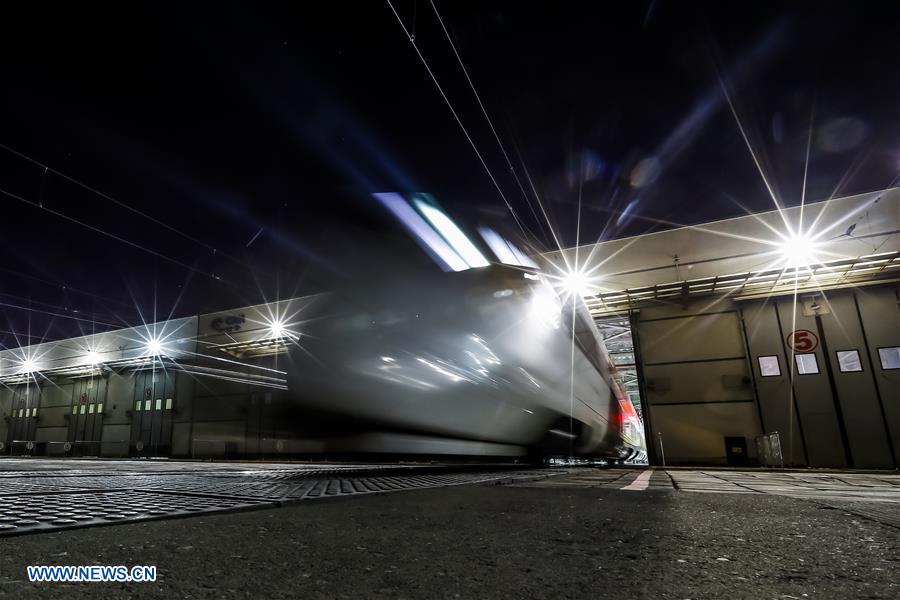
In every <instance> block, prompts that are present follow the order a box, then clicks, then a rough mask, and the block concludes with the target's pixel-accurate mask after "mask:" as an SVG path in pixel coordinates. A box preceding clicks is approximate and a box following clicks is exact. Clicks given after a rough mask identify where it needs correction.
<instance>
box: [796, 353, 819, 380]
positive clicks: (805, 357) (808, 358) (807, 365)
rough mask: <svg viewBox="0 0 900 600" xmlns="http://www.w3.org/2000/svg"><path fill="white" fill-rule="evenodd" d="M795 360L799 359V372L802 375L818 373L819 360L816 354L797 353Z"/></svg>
mask: <svg viewBox="0 0 900 600" xmlns="http://www.w3.org/2000/svg"><path fill="white" fill-rule="evenodd" d="M794 360H795V361H797V373H799V374H800V375H816V374H818V372H819V361H817V360H816V355H815V354H813V353H809V354H796V355H795V356H794Z"/></svg>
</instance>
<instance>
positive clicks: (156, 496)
mask: <svg viewBox="0 0 900 600" xmlns="http://www.w3.org/2000/svg"><path fill="white" fill-rule="evenodd" d="M260 504H268V503H261V502H254V501H252V500H246V499H227V498H204V497H202V496H186V495H184V496H182V495H174V494H165V493H159V492H146V491H117V492H72V493H59V494H43V495H29V496H20V497H6V498H2V499H0V535H16V534H22V533H36V532H40V531H50V530H57V529H68V528H72V527H89V526H91V525H101V524H106V523H112V522H121V521H141V520H146V519H159V518H166V517H177V516H184V515H189V514H196V513H201V512H211V511H223V510H235V509H241V508H256V507H259V505H260Z"/></svg>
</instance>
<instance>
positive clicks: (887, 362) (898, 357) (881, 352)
mask: <svg viewBox="0 0 900 600" xmlns="http://www.w3.org/2000/svg"><path fill="white" fill-rule="evenodd" d="M878 358H879V359H881V368H882V369H884V370H885V371H890V370H893V369H900V346H889V347H887V348H879V349H878Z"/></svg>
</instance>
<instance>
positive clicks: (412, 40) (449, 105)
mask: <svg viewBox="0 0 900 600" xmlns="http://www.w3.org/2000/svg"><path fill="white" fill-rule="evenodd" d="M387 4H388V6H389V7H390V8H391V12H393V13H394V16H395V17H396V18H397V22H398V23H400V27H402V28H403V33H405V34H406V38H407V39H408V40H409V43H410V44H412V47H413V49H414V50H415V51H416V54H418V55H419V60H421V61H422V64H423V65H424V66H425V70H426V71H428V75H429V76H430V77H431V81H432V82H434V86H435V87H436V88H437V90H438V92H440V94H441V97H442V98H443V99H444V102H445V103H446V104H447V108H449V109H450V112H451V113H452V114H453V118H454V119H456V122H457V124H458V125H459V128H460V129H462V132H463V135H465V136H466V139H467V140H468V141H469V145H471V146H472V150H474V151H475V156H477V157H478V160H479V162H481V166H482V167H484V170H485V172H486V173H487V174H488V177H490V179H491V182H492V183H493V184H494V187H495V188H497V193H499V194H500V197H501V198H502V199H503V203H504V204H505V205H506V208H507V209H508V210H509V212H510V214H511V215H512V218H513V219H514V220H515V222H516V225H518V226H519V229H520V230H521V231H522V233H523V234H525V227H524V226H523V225H522V222H521V221H520V220H519V217H518V215H516V211H515V209H514V208H513V207H512V204H510V203H509V200H507V199H506V194H504V193H503V190H502V189H501V188H500V184H499V183H497V179H496V178H495V177H494V174H493V173H492V172H491V169H490V167H488V165H487V163H486V162H485V160H484V158H483V157H482V156H481V152H479V151H478V147H477V146H476V145H475V141H474V140H473V139H472V136H471V135H469V131H468V130H467V129H466V126H465V125H463V122H462V120H461V119H460V118H459V115H458V114H457V112H456V109H454V108H453V103H451V102H450V98H448V97H447V94H446V93H445V92H444V88H442V87H441V84H440V83H439V82H438V80H437V77H436V76H435V75H434V72H433V71H432V70H431V67H430V66H429V65H428V61H427V60H425V56H424V55H423V54H422V51H421V50H419V46H418V44H416V40H415V38H414V37H412V35H410V32H409V30H408V29H407V28H406V25H405V24H404V23H403V19H401V18H400V15H399V13H397V9H395V8H394V5H393V4H392V3H391V0H387ZM532 235H533V234H532Z"/></svg>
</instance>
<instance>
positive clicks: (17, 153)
mask: <svg viewBox="0 0 900 600" xmlns="http://www.w3.org/2000/svg"><path fill="white" fill-rule="evenodd" d="M0 149H3V150H6V151H7V152H9V153H10V154H13V155H14V156H17V157H19V158H21V159H22V160H24V161H27V162H29V163H31V164H33V165H35V166H37V167H40V168H41V169H42V170H43V171H42V175H41V187H40V191H39V195H38V202H37V204H38V205H39V207H40V208H45V206H44V189H45V187H46V180H47V175H48V174H53V175H56V176H57V177H60V178H61V179H64V180H65V181H68V182H69V183H72V184H74V185H76V186H78V187H80V188H82V189H84V190H87V191H88V192H90V193H92V194H95V195H97V196H98V197H100V198H103V199H104V200H107V201H109V202H112V203H113V204H115V205H116V206H119V207H120V208H123V209H125V210H127V211H129V212H131V213H133V214H135V215H138V216H139V217H142V218H144V219H147V220H148V221H150V222H151V223H154V224H155V225H158V226H160V227H163V228H164V229H166V230H167V231H170V232H172V233H174V234H176V235H178V236H180V237H182V238H184V239H186V240H189V241H191V242H193V243H195V244H197V245H199V246H201V247H203V248H205V249H206V250H209V251H210V252H211V253H212V255H213V256H214V257H218V256H222V257H224V258H226V259H227V260H230V261H231V262H234V263H236V264H239V265H241V266H242V267H245V268H247V269H249V270H251V271H258V269H256V268H254V267H252V266H251V265H249V264H247V263H246V262H245V261H243V260H241V259H239V258H237V257H234V256H231V255H229V254H228V253H225V252H222V251H221V250H220V249H218V248H216V247H215V246H213V245H212V244H209V243H208V242H204V241H203V240H201V239H199V238H197V237H195V236H193V235H191V234H189V233H187V232H185V231H182V230H181V229H178V228H177V227H174V226H172V225H170V224H168V223H166V222H165V221H162V220H160V219H157V218H156V217H154V216H152V215H149V214H147V213H145V212H144V211H142V210H139V209H137V208H134V207H133V206H131V205H130V204H128V203H127V202H123V201H121V200H119V199H117V198H114V197H113V196H110V195H109V194H107V193H104V192H102V191H100V190H98V189H97V188H95V187H93V186H91V185H89V184H87V183H84V182H83V181H80V180H78V179H76V178H74V177H72V176H71V175H67V174H66V173H63V172H61V171H58V170H56V169H54V168H53V167H51V166H49V165H47V164H45V163H43V162H41V161H39V160H37V159H36V158H33V157H31V156H28V155H27V154H25V153H24V152H21V151H19V150H16V149H15V148H12V147H10V146H8V145H6V144H2V143H0ZM267 275H269V276H270V277H273V275H270V274H267Z"/></svg>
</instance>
